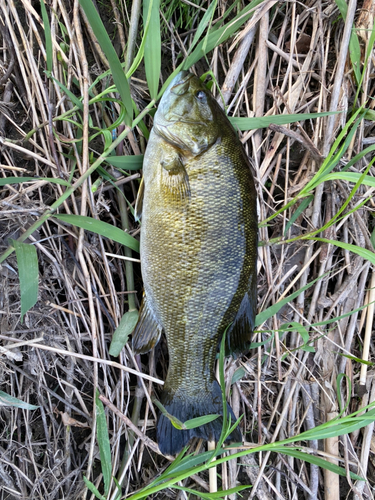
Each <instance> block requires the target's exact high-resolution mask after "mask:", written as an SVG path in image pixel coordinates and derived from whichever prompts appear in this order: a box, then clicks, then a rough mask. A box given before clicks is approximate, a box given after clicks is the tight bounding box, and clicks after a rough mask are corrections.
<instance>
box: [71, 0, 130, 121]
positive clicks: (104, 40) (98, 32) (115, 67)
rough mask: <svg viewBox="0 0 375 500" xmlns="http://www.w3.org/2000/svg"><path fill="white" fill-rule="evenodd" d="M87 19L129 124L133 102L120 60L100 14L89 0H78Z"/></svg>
mask: <svg viewBox="0 0 375 500" xmlns="http://www.w3.org/2000/svg"><path fill="white" fill-rule="evenodd" d="M79 2H80V4H81V6H82V8H83V10H84V11H85V14H86V16H87V19H88V20H89V23H90V25H91V28H92V30H93V32H94V33H95V36H96V38H97V39H98V41H99V43H100V47H101V49H102V50H103V52H104V54H105V55H106V57H107V59H108V63H109V66H110V68H111V71H112V77H113V81H114V83H115V85H116V88H117V91H118V92H119V94H120V96H121V100H122V102H123V103H124V106H125V109H126V119H125V123H126V124H127V125H129V126H130V125H131V122H132V119H133V104H132V98H131V95H130V87H129V83H128V80H127V78H126V76H125V73H124V70H123V68H122V66H121V62H120V60H119V58H118V57H117V54H116V51H115V49H114V48H113V45H112V43H111V40H110V39H109V36H108V33H107V31H106V29H105V27H104V25H103V23H102V20H101V19H100V16H99V14H98V12H97V10H96V8H95V6H94V4H93V3H92V1H91V0H79Z"/></svg>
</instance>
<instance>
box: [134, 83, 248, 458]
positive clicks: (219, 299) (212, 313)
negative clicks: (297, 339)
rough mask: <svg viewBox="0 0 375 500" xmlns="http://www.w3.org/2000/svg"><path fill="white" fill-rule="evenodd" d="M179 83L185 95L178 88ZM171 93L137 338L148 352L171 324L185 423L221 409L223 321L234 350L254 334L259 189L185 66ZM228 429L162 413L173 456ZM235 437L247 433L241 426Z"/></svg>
mask: <svg viewBox="0 0 375 500" xmlns="http://www.w3.org/2000/svg"><path fill="white" fill-rule="evenodd" d="M181 82H182V83H181ZM176 88H177V92H180V93H174V94H173V90H175V91H176ZM197 93H200V94H199V95H198V96H197ZM172 94H173V95H172ZM164 96H165V97H163V100H162V102H161V103H160V106H159V110H158V113H157V115H156V116H155V125H154V129H153V131H152V132H151V136H150V140H149V143H148V147H147V151H146V155H145V160H144V179H143V182H144V199H143V209H142V229H141V259H142V275H143V280H144V290H145V296H144V304H143V306H142V313H141V319H140V322H139V325H138V327H137V329H136V331H135V335H134V341H133V345H134V347H135V349H136V350H137V351H138V352H144V351H146V350H148V349H149V348H150V347H152V346H153V344H154V343H156V342H157V340H158V338H159V335H160V332H161V330H164V332H165V335H166V337H167V343H168V351H169V359H170V361H169V369H168V375H167V379H166V382H165V387H164V391H163V395H162V402H163V404H164V405H165V406H166V408H167V410H168V411H169V413H171V414H172V415H175V416H176V417H177V418H179V419H180V420H182V421H186V420H188V419H190V418H194V417H198V416H201V415H205V414H210V413H220V414H222V401H221V393H220V390H219V388H218V385H217V382H216V381H215V378H214V375H213V366H214V361H215V356H216V353H217V347H218V343H219V342H220V340H221V338H222V335H223V333H224V331H225V329H226V328H227V327H228V326H229V325H230V324H233V326H232V327H231V329H229V334H228V336H229V343H232V346H231V347H232V349H233V350H241V349H244V348H245V347H246V344H247V343H249V340H250V334H251V330H252V327H253V322H254V317H255V307H256V270H255V266H256V255H257V216H256V205H255V203H256V196H255V188H254V182H253V179H252V176H251V172H250V168H249V164H248V161H247V158H246V156H245V154H244V151H243V149H242V146H241V144H240V142H239V140H238V138H237V135H236V133H235V131H234V130H233V129H232V127H231V125H230V123H229V121H228V120H227V118H226V116H225V115H224V113H223V112H222V110H221V109H220V108H219V106H218V105H217V103H216V101H215V100H214V99H213V97H212V96H211V94H210V93H209V92H208V91H207V90H205V88H204V86H203V85H202V84H201V82H200V81H199V79H198V78H196V77H193V76H192V75H190V74H186V73H183V74H182V75H181V74H180V75H179V76H178V77H176V78H175V80H174V82H172V84H171V86H170V87H169V89H168V90H167V91H166V93H165V94H164ZM168 96H171V97H169V98H168ZM171 101H172V102H171ZM196 101H197V104H196ZM194 106H195V108H196V109H194ZM158 115H159V116H158ZM239 311H240V313H239ZM231 331H232V333H231ZM229 411H230V412H231V410H230V408H229ZM231 415H232V419H233V418H234V416H233V413H232V412H231ZM220 430H221V420H218V421H214V422H213V423H211V424H208V425H206V426H204V427H203V428H200V429H194V430H191V431H179V430H177V429H174V427H173V426H172V425H171V424H170V422H169V420H168V419H166V418H165V417H164V416H162V417H161V418H160V422H159V428H158V441H159V446H160V448H161V450H162V451H163V452H164V453H172V454H173V453H176V452H178V451H179V449H180V448H181V447H182V446H183V445H184V444H185V443H186V442H187V441H188V440H189V439H190V437H192V436H194V435H197V436H200V437H204V438H206V439H212V438H215V439H218V435H217V434H219V435H220ZM176 433H177V434H176ZM176 436H177V437H176ZM232 439H234V440H237V441H238V440H240V439H241V436H240V433H239V432H238V431H237V432H236V433H233V436H232Z"/></svg>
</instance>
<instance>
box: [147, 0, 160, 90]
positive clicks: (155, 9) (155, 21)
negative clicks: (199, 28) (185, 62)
mask: <svg viewBox="0 0 375 500" xmlns="http://www.w3.org/2000/svg"><path fill="white" fill-rule="evenodd" d="M159 7H160V0H144V1H143V20H144V24H146V20H147V18H148V12H149V9H151V17H150V24H149V28H148V33H147V35H146V40H145V51H144V59H145V70H146V80H147V84H148V88H149V90H150V95H151V98H152V99H156V97H157V95H158V87H159V78H160V71H161V35H160V15H159Z"/></svg>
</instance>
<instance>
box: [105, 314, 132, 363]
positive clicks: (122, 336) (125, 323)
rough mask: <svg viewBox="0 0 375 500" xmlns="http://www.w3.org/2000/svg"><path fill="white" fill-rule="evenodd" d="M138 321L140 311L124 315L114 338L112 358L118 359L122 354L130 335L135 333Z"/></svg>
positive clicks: (111, 351) (110, 349)
mask: <svg viewBox="0 0 375 500" xmlns="http://www.w3.org/2000/svg"><path fill="white" fill-rule="evenodd" d="M137 321H138V311H128V312H126V313H125V314H124V315H123V317H122V318H121V321H120V323H119V325H118V327H117V328H116V330H115V333H114V334H113V337H112V342H111V346H110V348H109V354H110V355H111V356H114V357H117V356H118V355H119V354H120V352H121V351H122V349H123V347H124V345H125V344H126V343H127V341H128V339H129V335H130V334H131V333H132V332H133V330H134V328H135V325H136V324H137Z"/></svg>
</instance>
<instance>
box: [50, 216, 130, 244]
mask: <svg viewBox="0 0 375 500" xmlns="http://www.w3.org/2000/svg"><path fill="white" fill-rule="evenodd" d="M54 217H55V219H58V220H61V221H63V222H67V223H68V224H72V225H73V226H77V227H81V228H82V229H86V230H87V231H91V232H92V233H96V234H100V235H101V236H104V237H106V238H109V239H110V240H113V241H117V243H120V244H121V245H125V246H126V247H129V248H131V249H132V250H135V251H136V252H139V242H138V241H137V240H136V239H135V238H133V236H130V234H127V233H124V231H122V229H120V228H118V227H115V226H112V225H111V224H108V223H107V222H103V221H101V220H96V219H93V218H92V217H85V216H83V215H71V214H58V215H54Z"/></svg>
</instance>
